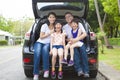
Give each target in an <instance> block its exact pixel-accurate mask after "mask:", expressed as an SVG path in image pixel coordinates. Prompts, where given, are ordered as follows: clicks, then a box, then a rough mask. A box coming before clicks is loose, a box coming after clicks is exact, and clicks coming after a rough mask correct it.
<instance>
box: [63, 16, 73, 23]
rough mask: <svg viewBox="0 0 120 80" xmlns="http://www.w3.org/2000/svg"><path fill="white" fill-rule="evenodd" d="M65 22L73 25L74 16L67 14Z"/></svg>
mask: <svg viewBox="0 0 120 80" xmlns="http://www.w3.org/2000/svg"><path fill="white" fill-rule="evenodd" d="M65 20H66V22H68V23H71V21H72V20H73V16H72V15H71V14H66V15H65Z"/></svg>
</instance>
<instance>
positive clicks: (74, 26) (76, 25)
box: [71, 22, 78, 30]
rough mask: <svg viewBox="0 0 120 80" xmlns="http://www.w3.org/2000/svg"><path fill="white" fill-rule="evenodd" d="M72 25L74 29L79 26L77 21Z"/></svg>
mask: <svg viewBox="0 0 120 80" xmlns="http://www.w3.org/2000/svg"><path fill="white" fill-rule="evenodd" d="M71 26H72V29H73V30H75V29H77V28H78V24H77V23H76V22H72V24H71Z"/></svg>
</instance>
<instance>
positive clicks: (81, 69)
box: [63, 12, 89, 77]
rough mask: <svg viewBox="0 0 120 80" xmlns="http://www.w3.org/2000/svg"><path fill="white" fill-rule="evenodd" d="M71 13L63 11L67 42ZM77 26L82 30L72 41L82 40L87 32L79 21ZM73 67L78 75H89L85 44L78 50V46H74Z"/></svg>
mask: <svg viewBox="0 0 120 80" xmlns="http://www.w3.org/2000/svg"><path fill="white" fill-rule="evenodd" d="M73 18H74V17H73V15H72V13H70V12H66V13H65V20H66V22H67V24H66V25H64V26H63V30H64V31H65V32H66V36H67V39H66V41H67V42H69V39H70V38H71V30H72V27H71V21H72V20H73ZM79 28H81V30H82V35H81V36H80V37H78V38H75V39H72V42H77V41H79V40H83V39H84V38H85V37H86V36H87V33H86V31H85V29H84V27H83V25H82V24H81V23H79ZM74 53H75V54H74V67H75V70H76V71H77V73H78V76H82V75H83V76H84V77H89V68H88V57H87V52H86V48H85V45H82V46H81V47H80V48H79V50H78V48H74Z"/></svg>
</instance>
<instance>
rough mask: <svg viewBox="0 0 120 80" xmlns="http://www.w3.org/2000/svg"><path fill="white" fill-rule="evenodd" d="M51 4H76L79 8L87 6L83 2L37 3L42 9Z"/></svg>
mask: <svg viewBox="0 0 120 80" xmlns="http://www.w3.org/2000/svg"><path fill="white" fill-rule="evenodd" d="M49 5H66V6H74V7H78V8H79V10H82V9H83V8H84V6H85V5H84V3H83V2H38V3H37V8H38V9H40V8H42V7H44V6H49Z"/></svg>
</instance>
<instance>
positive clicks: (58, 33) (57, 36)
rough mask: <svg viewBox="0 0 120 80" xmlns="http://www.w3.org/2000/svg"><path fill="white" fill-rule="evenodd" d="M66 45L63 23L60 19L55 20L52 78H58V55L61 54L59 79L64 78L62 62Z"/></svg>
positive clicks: (52, 37) (52, 36)
mask: <svg viewBox="0 0 120 80" xmlns="http://www.w3.org/2000/svg"><path fill="white" fill-rule="evenodd" d="M64 46H65V35H64V34H63V33H62V24H61V22H60V21H56V22H55V32H54V33H53V34H51V51H50V54H52V71H51V78H52V79H55V78H56V73H55V64H56V57H57V55H58V56H59V71H58V79H62V77H63V76H62V64H61V61H62V59H63V49H64Z"/></svg>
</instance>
